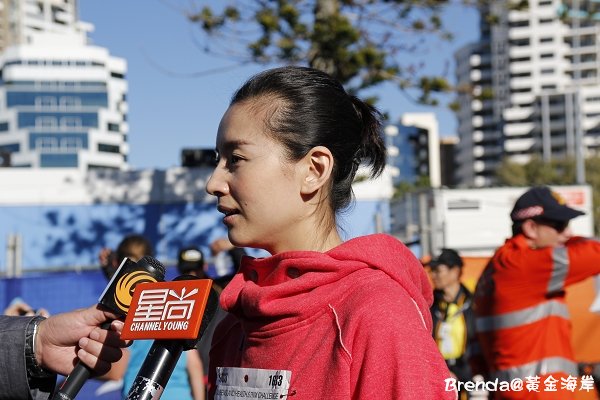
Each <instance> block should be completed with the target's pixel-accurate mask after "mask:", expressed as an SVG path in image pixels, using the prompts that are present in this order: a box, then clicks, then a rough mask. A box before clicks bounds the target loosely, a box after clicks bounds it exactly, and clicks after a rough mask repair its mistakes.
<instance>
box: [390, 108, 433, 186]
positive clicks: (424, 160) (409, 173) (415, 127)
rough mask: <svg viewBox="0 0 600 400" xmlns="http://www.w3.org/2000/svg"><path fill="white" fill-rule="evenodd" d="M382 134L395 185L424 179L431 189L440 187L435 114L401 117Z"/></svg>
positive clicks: (414, 114)
mask: <svg viewBox="0 0 600 400" xmlns="http://www.w3.org/2000/svg"><path fill="white" fill-rule="evenodd" d="M384 132H385V141H386V147H387V152H388V156H387V164H388V166H389V167H391V171H392V182H393V184H394V185H398V184H399V183H400V182H407V183H416V182H417V180H419V179H422V178H426V179H427V180H428V181H429V185H430V186H431V187H439V186H440V183H441V181H440V179H441V178H440V147H439V146H440V139H439V133H438V122H437V119H436V118H435V115H434V114H431V113H407V114H403V115H402V117H401V119H400V123H399V124H391V125H388V126H386V127H385V129H384Z"/></svg>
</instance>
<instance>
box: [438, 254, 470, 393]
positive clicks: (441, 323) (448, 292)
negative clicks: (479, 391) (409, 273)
mask: <svg viewBox="0 0 600 400" xmlns="http://www.w3.org/2000/svg"><path fill="white" fill-rule="evenodd" d="M428 265H429V268H430V274H431V281H432V283H433V287H434V291H433V296H434V299H433V305H432V306H431V316H432V319H433V337H434V338H435V341H436V343H437V345H438V348H439V350H440V352H441V353H442V356H443V357H444V359H445V360H446V364H447V365H448V368H449V369H450V372H452V373H453V374H454V375H455V376H456V379H457V380H458V381H461V382H466V381H471V380H472V379H473V376H474V375H475V373H474V371H473V369H477V368H476V367H475V368H473V367H474V365H473V364H476V360H475V359H476V358H477V357H476V356H477V354H479V351H478V344H477V333H476V330H475V316H474V313H473V309H472V307H471V306H472V297H473V294H472V293H471V292H470V291H469V289H467V288H466V287H465V286H464V285H463V284H462V283H461V281H460V278H461V275H462V268H463V265H464V263H463V260H462V258H461V257H460V255H459V254H458V252H457V251H456V250H453V249H442V252H441V253H440V255H439V256H437V257H435V258H433V259H432V260H431V261H430V262H429V263H428Z"/></svg>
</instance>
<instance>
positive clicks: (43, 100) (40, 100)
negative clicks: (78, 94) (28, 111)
mask: <svg viewBox="0 0 600 400" xmlns="http://www.w3.org/2000/svg"><path fill="white" fill-rule="evenodd" d="M35 107H36V108H39V109H44V108H54V107H56V96H36V97H35Z"/></svg>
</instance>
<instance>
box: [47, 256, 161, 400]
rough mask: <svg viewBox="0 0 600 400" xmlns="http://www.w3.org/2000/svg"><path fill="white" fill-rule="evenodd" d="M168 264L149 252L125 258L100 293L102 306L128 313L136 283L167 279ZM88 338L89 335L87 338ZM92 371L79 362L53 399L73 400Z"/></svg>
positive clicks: (118, 313)
mask: <svg viewBox="0 0 600 400" xmlns="http://www.w3.org/2000/svg"><path fill="white" fill-rule="evenodd" d="M164 278H165V267H164V266H163V265H162V264H161V263H160V262H159V261H158V260H156V259H155V258H153V257H150V256H146V257H143V258H142V259H141V260H139V261H138V262H137V263H136V262H133V261H131V260H129V259H128V258H125V259H123V262H122V263H121V265H120V266H119V269H118V270H117V272H116V273H115V274H114V275H113V277H112V279H111V280H110V282H109V283H108V285H107V286H106V289H104V292H103V293H102V294H101V295H100V299H99V301H98V304H99V307H101V308H102V309H104V310H107V311H109V312H112V313H113V314H114V315H115V316H116V317H119V318H121V317H124V316H125V315H127V311H128V310H129V305H130V304H131V299H132V297H133V293H134V289H135V287H136V286H137V285H138V284H140V283H147V282H157V281H163V280H164ZM110 323H111V321H107V322H105V323H104V324H103V325H102V328H103V329H108V328H109V327H110ZM84 340H85V339H84ZM91 374H92V370H91V369H90V368H89V367H87V366H86V365H85V364H83V363H81V362H79V363H78V364H77V365H76V366H75V368H74V369H73V371H72V372H71V373H70V374H69V376H67V378H66V379H65V381H64V382H63V384H62V385H61V387H60V389H59V390H58V392H57V393H56V394H55V395H54V397H53V400H72V399H74V398H75V396H76V395H77V393H79V391H80V390H81V387H82V386H83V384H84V383H85V381H86V380H87V379H89V377H90V376H91Z"/></svg>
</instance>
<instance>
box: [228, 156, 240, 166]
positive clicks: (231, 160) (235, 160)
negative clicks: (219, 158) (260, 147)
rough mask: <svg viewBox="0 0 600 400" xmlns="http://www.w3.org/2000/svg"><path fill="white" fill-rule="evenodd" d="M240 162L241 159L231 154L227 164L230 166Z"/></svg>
mask: <svg viewBox="0 0 600 400" xmlns="http://www.w3.org/2000/svg"><path fill="white" fill-rule="evenodd" d="M241 160H242V158H241V157H239V156H236V155H235V154H232V155H231V156H230V157H229V163H230V164H237V163H238V161H241Z"/></svg>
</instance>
